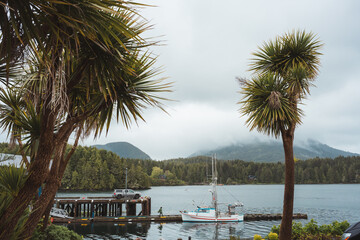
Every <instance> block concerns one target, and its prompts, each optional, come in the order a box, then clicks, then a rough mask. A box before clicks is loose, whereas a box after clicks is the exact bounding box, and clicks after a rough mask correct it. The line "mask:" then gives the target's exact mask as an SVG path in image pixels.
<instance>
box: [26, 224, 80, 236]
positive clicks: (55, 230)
mask: <svg viewBox="0 0 360 240" xmlns="http://www.w3.org/2000/svg"><path fill="white" fill-rule="evenodd" d="M81 239H82V237H81V236H80V235H79V234H77V233H76V232H74V231H71V230H69V229H68V228H67V227H64V226H59V225H55V224H51V225H50V226H49V227H47V228H46V229H45V231H44V232H42V231H41V230H40V228H37V229H36V231H35V233H34V234H33V237H32V238H31V240H81Z"/></svg>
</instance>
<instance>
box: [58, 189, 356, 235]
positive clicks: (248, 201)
mask: <svg viewBox="0 0 360 240" xmlns="http://www.w3.org/2000/svg"><path fill="white" fill-rule="evenodd" d="M209 189H210V187H209V186H172V187H152V188H151V189H149V190H144V191H140V192H141V194H142V196H150V197H151V199H152V202H151V206H152V214H153V215H156V214H158V213H157V211H158V210H159V208H160V207H162V209H163V213H164V214H165V215H168V214H179V211H181V210H193V209H195V208H196V206H203V205H209V204H210V200H211V193H210V192H209ZM283 191H284V186H283V185H230V186H219V187H218V199H219V202H220V206H219V207H220V209H221V210H223V211H226V209H227V204H228V203H234V202H239V201H240V202H242V203H243V204H244V207H242V208H239V209H237V210H238V212H239V213H263V214H265V213H282V203H283ZM112 194H113V193H112V192H96V193H94V192H76V193H62V192H59V193H58V194H57V196H58V197H65V196H67V197H70V196H79V197H89V196H112ZM294 213H306V214H308V217H309V219H308V220H296V221H300V222H302V223H303V224H306V223H307V221H309V220H310V219H314V220H315V221H317V222H318V224H331V223H332V222H333V221H339V222H340V221H344V220H347V221H348V222H349V223H354V222H357V221H360V184H329V185H325V184H320V185H296V186H295V202H294ZM278 224H280V221H253V222H240V223H223V224H215V223H126V224H118V223H116V224H115V223H92V224H67V226H68V228H70V229H72V230H74V231H76V232H77V233H79V234H81V235H83V237H84V239H136V238H140V239H154V240H155V239H179V238H181V239H189V237H191V239H192V240H194V239H199V240H200V239H229V238H230V236H237V237H240V238H251V237H253V236H254V234H260V235H262V236H265V235H266V234H268V233H269V231H270V230H271V227H272V226H274V225H278Z"/></svg>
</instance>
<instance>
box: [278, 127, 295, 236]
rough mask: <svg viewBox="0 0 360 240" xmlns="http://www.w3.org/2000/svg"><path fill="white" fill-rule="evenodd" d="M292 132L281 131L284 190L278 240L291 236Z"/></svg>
mask: <svg viewBox="0 0 360 240" xmlns="http://www.w3.org/2000/svg"><path fill="white" fill-rule="evenodd" d="M294 130H295V127H291V128H290V129H289V130H287V131H282V134H281V136H282V140H283V147H284V152H285V189H284V203H283V216H282V220H281V226H280V235H279V239H280V240H289V239H291V234H292V217H293V206H294V183H295V163H294V150H293V142H294Z"/></svg>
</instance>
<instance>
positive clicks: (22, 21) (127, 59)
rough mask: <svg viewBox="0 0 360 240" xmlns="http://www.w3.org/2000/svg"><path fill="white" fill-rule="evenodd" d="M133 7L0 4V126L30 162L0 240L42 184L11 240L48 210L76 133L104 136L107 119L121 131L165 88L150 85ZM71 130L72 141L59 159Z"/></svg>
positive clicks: (152, 73) (82, 2) (83, 0)
mask: <svg viewBox="0 0 360 240" xmlns="http://www.w3.org/2000/svg"><path fill="white" fill-rule="evenodd" d="M135 6H136V5H135V4H134V3H130V2H124V1H112V0H103V1H98V0H77V1H73V0H50V1H46V2H45V1H39V0H27V1H25V2H24V1H23V0H12V1H8V0H0V12H2V13H1V14H0V15H1V18H2V19H1V24H0V34H1V35H0V71H1V72H0V81H1V82H2V83H3V84H4V85H5V89H2V90H1V92H0V101H1V102H2V104H1V106H0V127H3V128H4V129H7V130H8V132H9V135H10V136H11V139H14V140H16V141H17V142H18V143H19V144H21V146H22V147H21V150H22V151H21V153H22V155H23V156H24V159H25V158H26V157H25V155H29V156H30V162H29V166H28V171H29V177H28V178H27V180H26V182H25V184H24V186H23V187H22V188H21V189H20V191H19V193H18V195H17V197H16V198H14V199H13V200H12V201H11V203H10V204H9V205H8V206H7V208H6V210H5V211H4V212H2V213H1V218H0V233H1V234H0V238H1V239H7V238H8V237H9V236H10V235H11V232H12V231H13V230H14V228H15V226H16V224H17V222H18V220H19V219H20V217H21V216H22V213H23V212H24V210H25V209H26V208H27V206H28V205H29V203H30V201H31V200H32V198H33V196H34V194H35V193H36V191H37V189H38V188H39V187H40V186H41V185H43V184H45V186H44V190H43V192H42V195H41V196H40V198H39V199H38V200H37V201H36V202H35V203H34V208H33V209H34V210H33V211H32V212H31V213H30V216H29V219H28V221H27V222H26V224H25V230H24V231H23V232H22V235H21V239H26V238H29V237H30V236H31V234H32V232H33V231H34V229H35V227H36V224H37V222H38V221H39V219H40V217H41V216H43V215H44V214H45V215H46V214H47V213H48V212H49V210H50V206H51V203H52V199H53V197H54V195H55V193H56V191H57V189H58V187H59V185H60V182H61V178H62V175H63V173H64V171H65V169H66V165H67V162H68V160H69V158H70V156H71V154H72V153H73V152H74V150H75V148H76V146H77V142H78V140H79V138H80V137H81V136H87V135H88V134H90V133H91V132H93V133H94V134H95V136H98V135H99V134H100V133H101V132H102V131H104V130H105V131H106V132H107V130H108V129H109V126H110V123H111V120H112V118H113V115H116V119H117V121H122V123H123V124H124V125H125V126H126V127H130V125H131V123H132V122H133V121H138V120H144V119H143V117H142V110H143V109H144V108H146V107H148V106H155V107H159V108H161V109H162V104H161V101H162V100H164V98H162V97H160V96H158V94H159V93H161V92H165V91H170V90H169V84H166V83H163V79H158V80H156V79H154V78H155V77H156V76H157V74H158V70H157V69H156V68H154V63H155V61H156V58H154V57H153V56H152V54H151V53H150V52H148V50H147V49H148V46H151V45H153V44H155V43H154V42H149V41H147V40H146V39H143V38H142V37H141V34H142V33H143V32H144V31H146V30H148V29H149V27H148V25H147V22H146V21H144V20H143V19H142V18H141V17H140V16H139V15H138V13H137V11H136V9H135ZM9 39H14V40H16V41H13V42H12V43H9V41H8V40H9ZM19 62H20V63H22V64H20V66H22V67H23V68H24V70H23V72H21V73H18V70H19V64H18V63H19ZM25 62H26V64H25ZM14 73H18V74H14ZM73 133H74V136H75V144H74V146H73V149H72V150H71V151H70V152H69V153H66V151H65V149H66V145H67V142H68V140H69V138H70V136H71V135H72V134H73ZM50 161H52V164H51V168H49V166H50Z"/></svg>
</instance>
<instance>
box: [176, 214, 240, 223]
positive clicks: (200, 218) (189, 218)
mask: <svg viewBox="0 0 360 240" xmlns="http://www.w3.org/2000/svg"><path fill="white" fill-rule="evenodd" d="M181 218H182V220H183V222H242V221H244V215H230V216H219V217H214V216H204V215H199V214H196V213H194V212H188V213H186V212H181Z"/></svg>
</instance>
